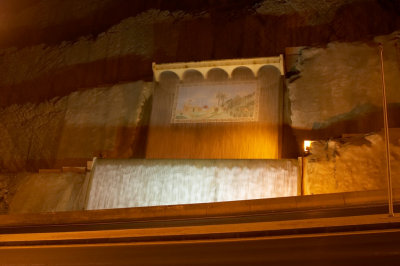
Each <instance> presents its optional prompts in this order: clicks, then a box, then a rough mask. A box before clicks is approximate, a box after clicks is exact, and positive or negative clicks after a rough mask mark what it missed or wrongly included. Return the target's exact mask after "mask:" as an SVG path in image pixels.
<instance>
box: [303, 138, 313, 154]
mask: <svg viewBox="0 0 400 266" xmlns="http://www.w3.org/2000/svg"><path fill="white" fill-rule="evenodd" d="M311 143H312V141H311V140H305V141H304V152H309V151H310V149H311Z"/></svg>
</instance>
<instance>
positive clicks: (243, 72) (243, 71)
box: [231, 66, 256, 80]
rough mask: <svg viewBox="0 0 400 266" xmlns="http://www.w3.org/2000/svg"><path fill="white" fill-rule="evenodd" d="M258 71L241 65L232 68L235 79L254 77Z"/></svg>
mask: <svg viewBox="0 0 400 266" xmlns="http://www.w3.org/2000/svg"><path fill="white" fill-rule="evenodd" d="M255 74H256V73H254V72H253V70H251V69H250V68H249V67H246V66H239V67H236V68H234V69H233V70H232V74H231V76H232V79H233V80H241V79H242V80H243V79H254V78H255V77H256V75H255Z"/></svg>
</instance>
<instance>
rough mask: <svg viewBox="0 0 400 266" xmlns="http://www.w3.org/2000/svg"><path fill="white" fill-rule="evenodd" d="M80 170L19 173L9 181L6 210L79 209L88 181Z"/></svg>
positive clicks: (35, 211) (44, 210)
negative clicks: (9, 196)
mask: <svg viewBox="0 0 400 266" xmlns="http://www.w3.org/2000/svg"><path fill="white" fill-rule="evenodd" d="M85 177H86V175H85V174H79V173H18V174H17V175H16V176H15V177H14V178H13V181H12V184H11V185H10V187H11V190H12V193H13V196H12V197H11V199H10V200H9V201H10V202H9V210H8V213H37V212H54V211H73V210H82V209H83V207H84V204H85V195H86V192H87V182H85V181H86V179H85Z"/></svg>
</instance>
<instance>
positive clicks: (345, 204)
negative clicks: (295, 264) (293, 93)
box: [0, 189, 400, 227]
mask: <svg viewBox="0 0 400 266" xmlns="http://www.w3.org/2000/svg"><path fill="white" fill-rule="evenodd" d="M385 192H386V191H383V190H379V191H360V192H346V193H335V194H322V195H308V196H295V197H285V198H272V199H258V200H245V201H231V202H218V203H202V204H187V205H171V206H154V207H138V208H123V209H106V210H90V211H72V212H52V213H33V214H8V215H0V227H8V226H29V225H31V226H36V225H57V224H63V225H65V224H77V223H85V224H91V223H101V222H121V221H147V220H167V219H191V218H199V219H200V218H213V217H226V216H243V215H256V214H268V213H279V212H291V211H305V210H321V209H328V210H329V209H331V208H350V207H357V206H373V205H385V204H387V197H386V193H385ZM394 195H395V202H398V203H400V189H396V190H395V191H394Z"/></svg>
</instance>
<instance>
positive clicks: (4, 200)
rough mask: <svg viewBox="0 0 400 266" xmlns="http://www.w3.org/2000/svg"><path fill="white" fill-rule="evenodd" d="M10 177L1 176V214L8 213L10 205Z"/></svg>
mask: <svg viewBox="0 0 400 266" xmlns="http://www.w3.org/2000/svg"><path fill="white" fill-rule="evenodd" d="M9 199H10V176H8V175H0V214H2V213H6V212H8V208H9V204H10V200H9Z"/></svg>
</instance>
